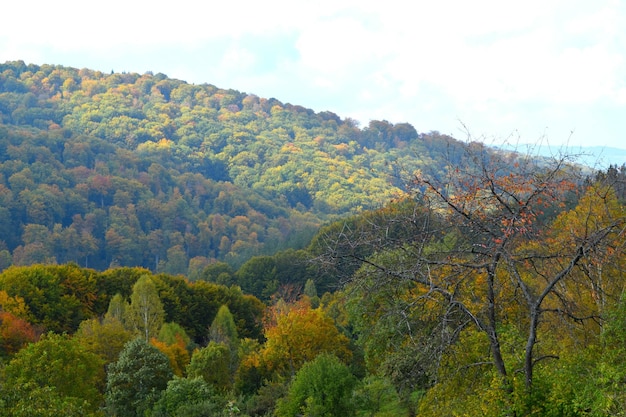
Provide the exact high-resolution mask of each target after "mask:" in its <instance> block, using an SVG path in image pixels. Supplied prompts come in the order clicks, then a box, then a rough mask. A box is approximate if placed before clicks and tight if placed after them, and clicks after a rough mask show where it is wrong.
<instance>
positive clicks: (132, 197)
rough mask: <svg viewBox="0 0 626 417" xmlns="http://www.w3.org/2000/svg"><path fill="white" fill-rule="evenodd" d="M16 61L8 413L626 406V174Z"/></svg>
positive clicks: (177, 84) (171, 84) (1, 264)
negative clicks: (625, 297)
mask: <svg viewBox="0 0 626 417" xmlns="http://www.w3.org/2000/svg"><path fill="white" fill-rule="evenodd" d="M575 162H576V160H575V158H572V159H570V156H569V155H559V156H556V157H554V158H538V157H533V156H529V155H524V154H517V153H507V152H501V151H496V150H494V149H491V148H488V147H485V146H484V145H482V144H480V143H474V142H472V143H461V142H458V141H456V140H454V139H452V138H449V137H444V136H441V135H438V134H436V133H430V134H418V133H417V132H416V131H415V129H413V128H412V127H411V126H410V125H408V124H397V125H392V124H390V123H387V122H378V121H372V122H371V123H370V124H369V125H368V126H367V127H365V128H363V129H361V128H359V127H358V126H357V125H356V123H354V122H353V121H350V120H341V119H340V118H339V117H338V116H336V115H334V114H332V113H328V112H322V113H317V114H316V113H314V112H313V111H310V110H307V109H305V108H302V107H300V106H294V105H289V104H283V103H280V102H279V101H278V100H275V99H269V100H268V99H262V98H259V97H256V96H254V95H251V94H243V93H239V92H236V91H232V90H221V89H218V88H216V87H213V86H210V85H200V86H196V85H189V84H187V83H184V82H182V81H178V80H171V79H168V78H167V77H166V76H164V75H162V74H157V75H152V74H144V75H138V74H115V73H112V74H103V73H98V72H94V71H90V70H85V69H83V70H75V69H72V68H66V67H55V66H46V65H44V66H35V65H26V64H24V63H22V62H13V63H6V64H4V65H1V66H0V199H1V200H0V416H58V415H64V416H92V417H97V416H101V417H104V416H116V417H125V416H131V417H135V416H148V417H151V416H185V417H187V416H189V417H194V416H278V417H292V416H310V417H313V416H355V417H356V416H358V417H366V416H378V417H385V416H394V417H395V416H400V417H401V416H407V417H409V416H476V415H484V416H494V417H496V416H516V417H517V416H533V415H534V416H598V417H600V416H620V415H622V416H624V415H626V385H625V384H624V381H625V380H626V361H624V359H623V358H624V354H625V353H626V352H625V349H626V300H625V299H624V296H623V294H624V290H625V289H626V276H625V272H624V266H626V253H624V246H625V243H626V236H625V233H626V167H609V168H608V169H606V170H605V171H598V172H594V171H592V170H590V169H588V168H585V167H582V166H579V165H576V163H575Z"/></svg>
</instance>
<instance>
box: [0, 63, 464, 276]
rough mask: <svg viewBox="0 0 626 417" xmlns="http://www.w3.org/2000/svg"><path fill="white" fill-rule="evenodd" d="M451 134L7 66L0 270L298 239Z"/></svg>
mask: <svg viewBox="0 0 626 417" xmlns="http://www.w3.org/2000/svg"><path fill="white" fill-rule="evenodd" d="M459 146H460V143H459V142H457V141H455V140H454V139H452V138H450V137H446V136H441V135H439V134H437V133H431V134H418V133H417V132H416V130H415V129H414V128H413V127H412V126H411V125H409V124H407V123H399V124H395V125H394V124H391V123H389V122H386V121H371V122H370V123H369V125H368V126H366V127H364V128H359V127H358V125H357V123H356V122H355V121H353V120H350V119H344V120H342V119H341V118H340V117H339V116H337V115H336V114H333V113H331V112H320V113H315V112H313V111H312V110H310V109H306V108H304V107H302V106H298V105H291V104H284V103H281V102H280V101H278V100H276V99H273V98H271V99H265V98H261V97H257V96H255V95H254V94H246V93H242V92H239V91H235V90H224V89H220V88H217V87H215V86H213V85H208V84H203V85H192V84H188V83H186V82H183V81H180V80H175V79H170V78H168V77H167V76H165V75H163V74H151V73H146V74H143V75H140V74H129V73H122V74H119V73H111V74H105V73H102V72H97V71H91V70H88V69H80V70H78V69H74V68H68V67H62V66H52V65H42V66H37V65H32V64H31V65H26V64H24V63H23V62H8V63H5V64H3V65H0V191H1V193H0V198H1V199H2V200H1V201H0V236H1V238H0V251H1V252H0V254H1V255H0V269H1V268H5V267H7V266H8V265H10V264H15V265H29V264H33V263H42V262H43V263H50V262H57V263H65V262H69V261H73V262H77V263H78V264H80V265H84V266H88V267H93V268H97V269H100V270H102V269H106V268H108V267H110V266H116V265H120V266H143V267H146V268H150V269H151V270H153V271H160V272H168V273H182V274H189V275H194V274H196V275H197V274H198V272H199V271H201V270H202V269H203V268H204V267H205V266H206V265H208V264H209V263H211V262H213V261H215V260H222V261H226V262H228V263H229V264H231V265H233V266H239V265H241V263H243V262H244V261H245V260H246V259H248V258H249V257H250V256H253V255H262V254H271V253H274V252H275V251H277V250H279V249H284V248H287V247H295V248H298V247H300V248H301V247H303V246H304V245H305V244H306V242H307V240H308V239H309V238H310V237H311V236H312V234H313V233H314V232H315V229H316V228H317V227H319V226H320V225H321V224H323V223H324V222H326V221H328V220H331V219H334V218H337V217H338V216H341V215H345V214H347V213H358V212H360V211H361V210H364V209H371V208H377V207H381V206H383V205H384V204H386V203H387V202H388V201H390V200H391V199H392V198H394V197H397V196H398V195H400V194H401V193H402V192H403V191H404V184H402V182H401V181H400V180H399V176H398V173H399V172H398V171H399V170H406V171H407V172H412V171H414V170H416V169H420V168H422V169H426V167H429V168H430V169H443V168H444V164H445V163H448V162H449V161H447V162H446V161H444V156H447V155H448V154H449V153H450V151H451V148H455V147H459Z"/></svg>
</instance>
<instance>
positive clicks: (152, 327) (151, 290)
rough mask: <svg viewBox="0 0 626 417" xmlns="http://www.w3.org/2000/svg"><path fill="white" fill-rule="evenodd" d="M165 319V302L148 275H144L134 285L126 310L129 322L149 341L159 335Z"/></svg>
mask: <svg viewBox="0 0 626 417" xmlns="http://www.w3.org/2000/svg"><path fill="white" fill-rule="evenodd" d="M164 319H165V312H164V310H163V303H161V299H160V298H159V294H158V292H157V289H156V286H155V284H154V282H153V281H152V279H151V278H150V277H149V276H148V275H144V276H142V277H141V278H139V280H138V281H137V282H136V283H135V285H133V292H132V294H131V296H130V305H129V306H128V310H127V312H126V320H127V323H128V324H129V325H130V326H131V327H132V328H133V330H135V331H136V332H138V333H139V334H141V335H142V337H144V338H145V340H146V342H149V341H150V338H151V337H156V336H157V335H158V333H159V330H160V329H161V326H162V325H163V321H164Z"/></svg>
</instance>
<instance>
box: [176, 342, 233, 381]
mask: <svg viewBox="0 0 626 417" xmlns="http://www.w3.org/2000/svg"><path fill="white" fill-rule="evenodd" d="M230 363H231V351H230V348H229V347H228V345H226V344H225V343H217V342H213V341H211V342H209V344H208V345H207V346H205V347H204V348H202V349H200V350H196V351H195V352H194V353H193V355H192V356H191V362H190V363H189V365H188V366H187V376H188V377H189V378H198V377H199V378H203V379H204V380H205V381H206V382H207V383H209V384H211V385H212V386H214V387H215V388H216V389H217V390H219V391H222V392H224V391H227V390H229V389H230V388H231V387H232V374H231V369H230Z"/></svg>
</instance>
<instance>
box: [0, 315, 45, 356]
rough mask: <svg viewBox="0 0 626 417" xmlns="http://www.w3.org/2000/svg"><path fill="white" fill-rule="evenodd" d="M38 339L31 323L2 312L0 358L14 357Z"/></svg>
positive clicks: (0, 321)
mask: <svg viewBox="0 0 626 417" xmlns="http://www.w3.org/2000/svg"><path fill="white" fill-rule="evenodd" d="M37 338H38V336H37V333H36V332H35V330H34V329H33V327H32V326H31V325H30V323H28V322H27V321H25V320H22V319H21V318H19V317H16V316H15V315H13V314H11V313H9V312H6V311H0V356H9V355H14V354H15V353H17V352H18V351H19V350H20V349H22V348H23V347H24V346H26V345H27V344H28V343H33V342H35V341H36V340H37Z"/></svg>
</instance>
